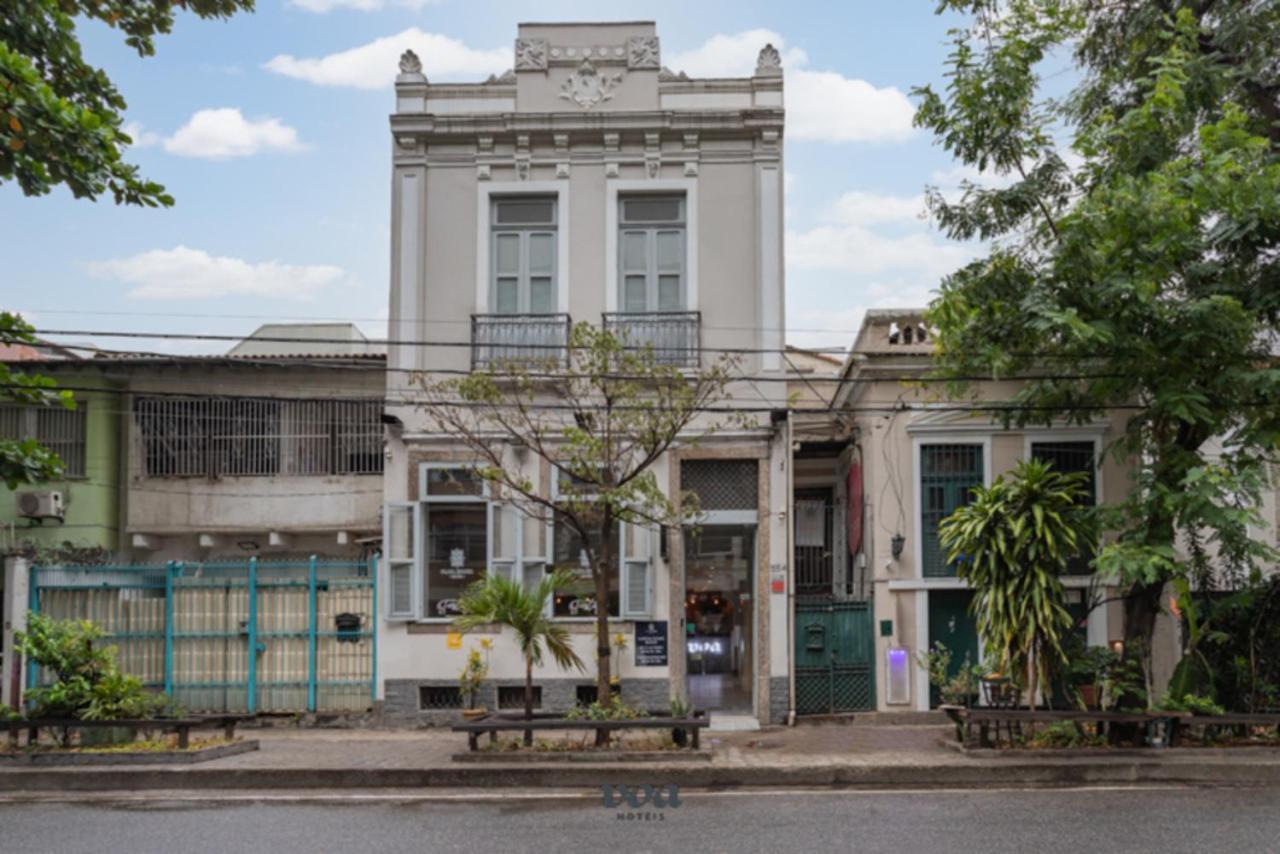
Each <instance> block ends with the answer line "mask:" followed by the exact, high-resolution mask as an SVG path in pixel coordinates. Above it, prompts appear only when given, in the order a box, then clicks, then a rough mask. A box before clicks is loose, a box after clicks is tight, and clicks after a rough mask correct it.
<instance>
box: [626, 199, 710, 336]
mask: <svg viewBox="0 0 1280 854" xmlns="http://www.w3.org/2000/svg"><path fill="white" fill-rule="evenodd" d="M641 194H649V195H654V196H674V195H681V194H683V195H684V223H685V225H684V229H685V239H684V269H685V282H684V294H685V307H684V310H685V311H697V310H698V180H697V179H696V178H665V179H658V178H654V179H648V180H645V179H641V180H631V179H622V178H608V179H605V192H604V252H605V259H606V260H605V265H604V269H605V282H604V288H605V290H604V310H605V311H606V312H608V313H613V312H617V311H620V310H621V309H620V308H619V306H618V294H619V290H620V288H619V283H618V275H619V270H620V269H621V266H622V265H621V263H620V258H619V256H618V250H619V246H618V230H619V229H618V219H619V217H618V213H619V208H618V196H619V195H624V196H625V195H641Z"/></svg>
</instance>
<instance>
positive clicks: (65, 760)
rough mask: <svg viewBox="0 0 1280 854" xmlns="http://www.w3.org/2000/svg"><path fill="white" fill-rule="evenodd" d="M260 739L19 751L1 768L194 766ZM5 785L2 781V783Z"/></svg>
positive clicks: (248, 747) (241, 750)
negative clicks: (179, 746) (132, 749)
mask: <svg viewBox="0 0 1280 854" xmlns="http://www.w3.org/2000/svg"><path fill="white" fill-rule="evenodd" d="M258 746H259V745H258V740H257V739H246V740H244V741H236V742H232V743H231V744H218V745H214V746H213V747H201V748H197V749H195V750H188V751H172V752H164V753H125V752H114V753H61V754H59V753H18V754H12V755H9V756H4V757H0V767H15V768H17V767H24V766H26V767H30V766H33V765H34V766H37V767H43V768H60V767H61V768H65V767H71V766H74V767H79V768H83V767H85V766H86V765H89V766H104V765H107V766H110V765H194V764H196V763H197V762H210V761H212V760H214V759H223V758H225V757H227V756H239V755H240V754H241V753H249V752H251V751H254V750H257V749H258ZM0 787H2V784H0Z"/></svg>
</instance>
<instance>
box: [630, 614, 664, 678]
mask: <svg viewBox="0 0 1280 854" xmlns="http://www.w3.org/2000/svg"><path fill="white" fill-rule="evenodd" d="M666 664H667V621H666V620H658V621H655V622H647V623H636V667H665V666H666Z"/></svg>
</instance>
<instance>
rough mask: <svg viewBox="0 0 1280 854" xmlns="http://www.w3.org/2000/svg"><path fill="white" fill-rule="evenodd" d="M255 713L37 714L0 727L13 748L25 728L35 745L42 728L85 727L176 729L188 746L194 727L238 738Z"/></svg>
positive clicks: (183, 746) (180, 742)
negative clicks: (104, 717) (103, 717)
mask: <svg viewBox="0 0 1280 854" xmlns="http://www.w3.org/2000/svg"><path fill="white" fill-rule="evenodd" d="M253 717H254V716H253V715H203V716H200V717H191V718H138V719H132V718H131V719H121V720H113V721H86V720H80V719H78V718H65V719H64V718H33V719H27V720H21V719H20V720H12V721H0V727H3V728H4V729H7V730H8V731H9V746H10V747H12V748H17V747H18V734H19V733H21V732H22V731H23V730H26V732H27V745H28V746H33V745H35V744H37V743H39V741H40V730H42V729H61V730H72V729H74V730H81V729H104V728H107V727H120V728H125V729H131V730H133V732H134V737H135V738H136V737H137V732H138V730H140V729H150V730H159V731H161V732H176V733H177V734H178V749H179V750H185V749H187V747H188V746H189V745H190V744H191V730H193V729H216V728H219V727H221V728H222V732H223V735H224V736H225V737H226V738H227V739H228V740H230V739H232V738H235V734H236V724H238V723H240V722H241V721H245V720H250V719H252V718H253Z"/></svg>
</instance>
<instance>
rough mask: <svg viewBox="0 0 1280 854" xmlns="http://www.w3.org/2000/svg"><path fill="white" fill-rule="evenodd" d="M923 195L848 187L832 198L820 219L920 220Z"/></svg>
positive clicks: (844, 221)
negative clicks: (902, 194) (882, 192)
mask: <svg viewBox="0 0 1280 854" xmlns="http://www.w3.org/2000/svg"><path fill="white" fill-rule="evenodd" d="M924 213H925V205H924V196H923V195H921V196H888V195H882V194H880V193H863V192H861V191H859V190H851V191H849V192H847V193H845V194H844V195H842V196H841V197H840V198H838V199H836V200H835V202H833V203H832V204H831V206H830V207H828V208H827V210H826V211H825V212H824V214H823V217H822V218H823V219H824V220H827V221H830V222H833V223H839V224H842V225H876V224H879V223H890V222H924V221H925V219H924Z"/></svg>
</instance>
